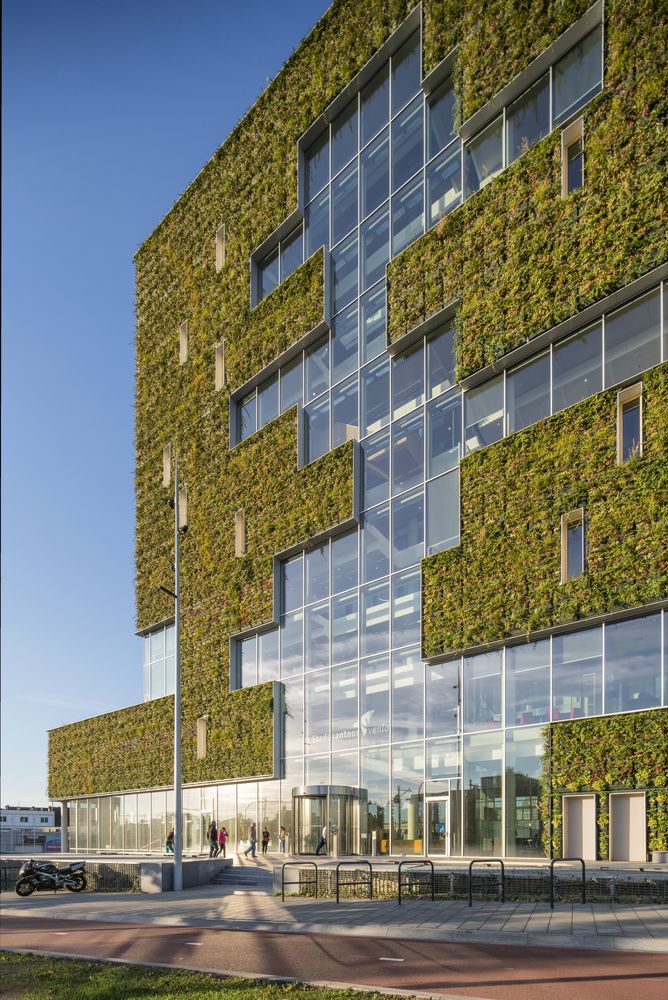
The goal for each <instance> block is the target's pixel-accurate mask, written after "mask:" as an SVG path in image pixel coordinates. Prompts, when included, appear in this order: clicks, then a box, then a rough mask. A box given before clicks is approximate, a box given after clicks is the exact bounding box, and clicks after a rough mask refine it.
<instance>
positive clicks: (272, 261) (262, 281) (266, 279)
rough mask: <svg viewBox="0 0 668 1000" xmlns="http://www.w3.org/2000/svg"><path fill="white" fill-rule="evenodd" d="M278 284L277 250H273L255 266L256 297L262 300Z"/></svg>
mask: <svg viewBox="0 0 668 1000" xmlns="http://www.w3.org/2000/svg"><path fill="white" fill-rule="evenodd" d="M277 285H278V250H274V251H273V253H270V254H269V256H268V257H265V259H264V260H263V261H262V262H261V263H260V264H258V268H257V292H258V299H259V300H262V299H263V298H265V296H267V295H269V292H273V290H274V289H275V288H276V286H277Z"/></svg>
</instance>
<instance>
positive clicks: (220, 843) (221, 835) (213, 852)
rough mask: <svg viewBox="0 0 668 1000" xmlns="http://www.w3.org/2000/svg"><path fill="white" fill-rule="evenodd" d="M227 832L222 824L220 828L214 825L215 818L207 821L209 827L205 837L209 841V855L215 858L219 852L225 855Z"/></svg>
mask: <svg viewBox="0 0 668 1000" xmlns="http://www.w3.org/2000/svg"><path fill="white" fill-rule="evenodd" d="M227 837H228V833H227V830H226V829H225V827H224V826H221V828H220V830H219V829H218V827H217V826H216V821H215V819H214V820H213V821H212V822H211V823H209V828H208V830H207V831H206V839H207V840H208V842H209V857H210V858H217V857H219V856H220V855H221V854H222V856H223V857H226V854H225V845H226V843H227Z"/></svg>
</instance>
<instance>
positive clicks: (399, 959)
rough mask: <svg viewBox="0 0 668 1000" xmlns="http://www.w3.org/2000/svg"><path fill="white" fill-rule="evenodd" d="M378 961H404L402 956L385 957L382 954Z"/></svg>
mask: <svg viewBox="0 0 668 1000" xmlns="http://www.w3.org/2000/svg"><path fill="white" fill-rule="evenodd" d="M378 961H379V962H405V961H406V959H404V958H386V957H385V956H384V955H381V957H380V958H379V959H378Z"/></svg>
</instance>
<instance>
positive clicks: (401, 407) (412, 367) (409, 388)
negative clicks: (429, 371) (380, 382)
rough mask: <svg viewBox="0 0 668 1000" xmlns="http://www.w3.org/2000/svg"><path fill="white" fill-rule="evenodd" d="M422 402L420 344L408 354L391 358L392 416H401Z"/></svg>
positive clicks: (421, 353)
mask: <svg viewBox="0 0 668 1000" xmlns="http://www.w3.org/2000/svg"><path fill="white" fill-rule="evenodd" d="M423 402H424V350H423V347H422V344H420V345H419V346H418V347H416V348H414V349H413V350H411V351H410V352H409V353H408V354H402V355H399V356H398V357H396V358H392V417H393V419H395V420H396V418H397V417H403V416H404V414H406V413H409V412H410V411H411V410H414V409H415V407H416V406H420V405H421V404H422V403H423Z"/></svg>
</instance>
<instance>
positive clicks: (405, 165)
mask: <svg viewBox="0 0 668 1000" xmlns="http://www.w3.org/2000/svg"><path fill="white" fill-rule="evenodd" d="M422 108H423V100H422V97H421V96H420V97H418V98H417V99H416V100H415V101H413V103H412V104H411V105H409V107H407V108H406V110H405V111H402V112H401V114H400V115H397V117H396V118H395V119H394V121H393V122H392V190H393V191H396V190H397V188H400V187H401V186H402V185H403V184H405V183H406V181H407V180H408V178H409V177H412V176H413V174H414V173H415V172H416V171H417V170H419V169H420V168H421V166H422V163H423V146H422V143H423V138H422Z"/></svg>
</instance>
